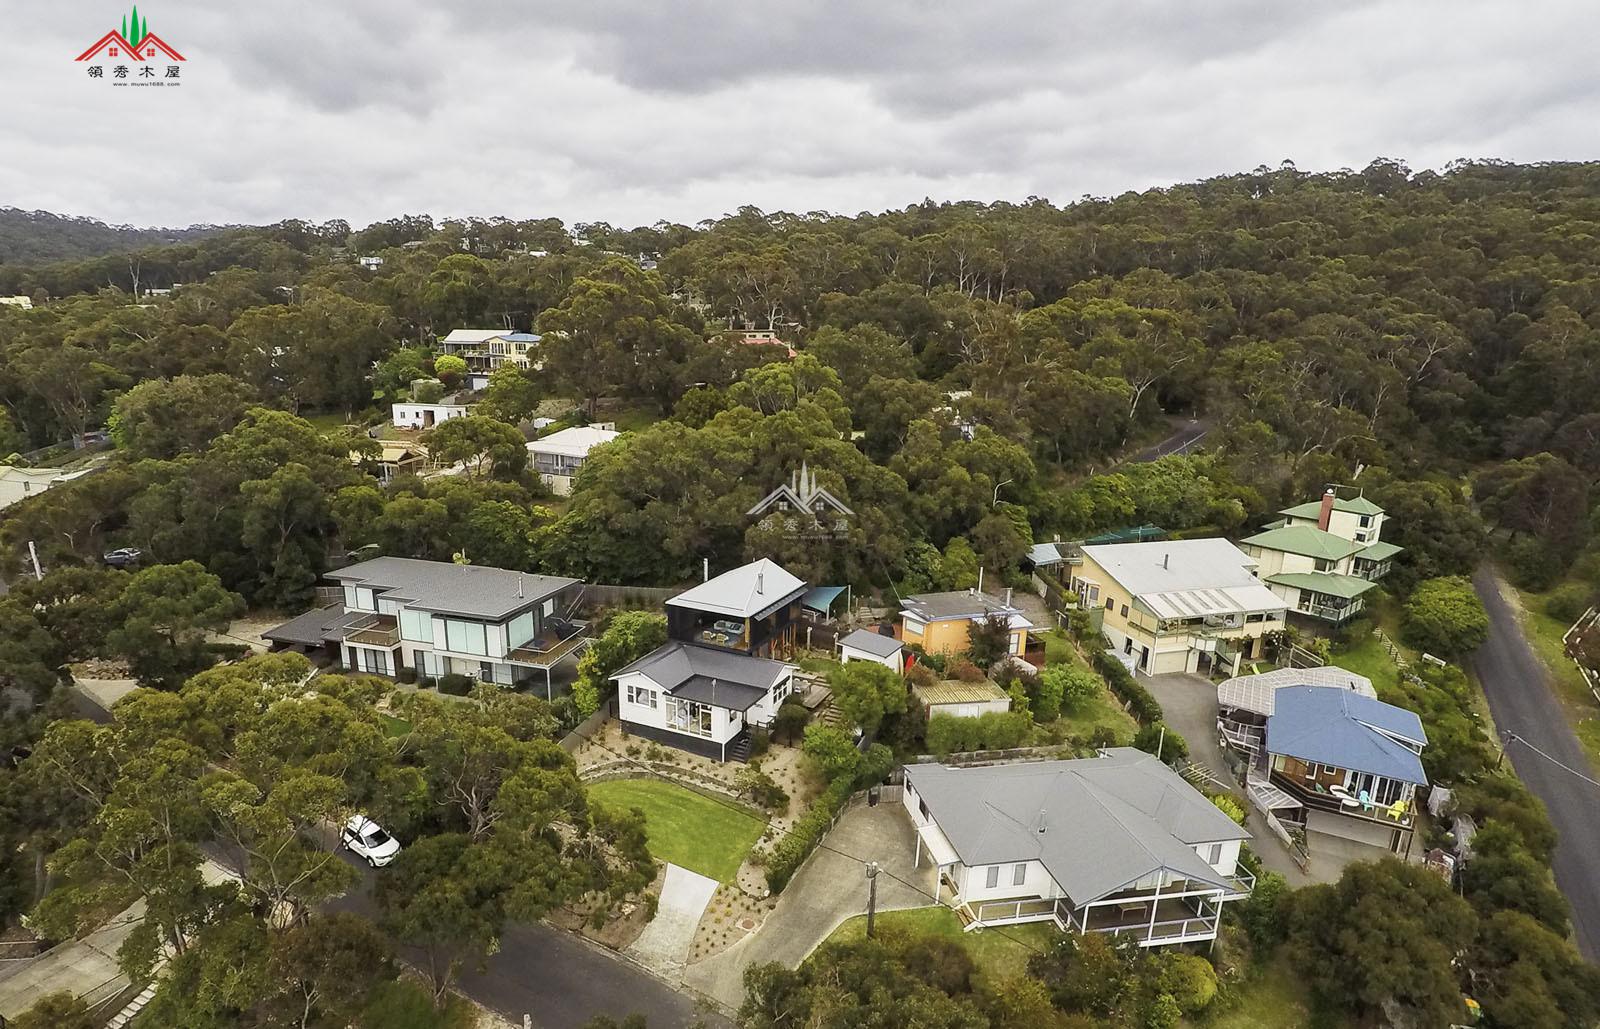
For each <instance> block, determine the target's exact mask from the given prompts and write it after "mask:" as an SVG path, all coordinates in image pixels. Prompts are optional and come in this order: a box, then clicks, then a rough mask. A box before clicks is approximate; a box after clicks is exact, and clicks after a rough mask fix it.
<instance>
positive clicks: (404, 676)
mask: <svg viewBox="0 0 1600 1029" xmlns="http://www.w3.org/2000/svg"><path fill="white" fill-rule="evenodd" d="M396 678H397V679H399V680H400V681H401V682H416V681H417V670H416V669H415V668H402V669H400V674H399V675H398V676H396Z"/></svg>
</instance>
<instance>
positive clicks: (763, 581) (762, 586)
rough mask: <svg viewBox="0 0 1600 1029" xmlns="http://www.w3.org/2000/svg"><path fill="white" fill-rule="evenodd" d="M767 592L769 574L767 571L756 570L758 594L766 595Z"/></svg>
mask: <svg viewBox="0 0 1600 1029" xmlns="http://www.w3.org/2000/svg"><path fill="white" fill-rule="evenodd" d="M766 591H767V573H766V570H765V569H757V570H756V592H757V593H765V592H766Z"/></svg>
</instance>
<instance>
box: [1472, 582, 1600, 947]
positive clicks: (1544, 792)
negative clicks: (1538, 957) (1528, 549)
mask: <svg viewBox="0 0 1600 1029" xmlns="http://www.w3.org/2000/svg"><path fill="white" fill-rule="evenodd" d="M1472 585H1473V588H1474V589H1475V590H1476V591H1477V593H1478V598H1479V599H1480V600H1482V601H1483V606H1484V608H1485V609H1487V610H1488V612H1489V638H1488V639H1487V640H1486V641H1485V642H1484V644H1483V646H1481V647H1479V648H1478V651H1477V653H1475V654H1474V655H1473V656H1472V670H1473V671H1474V672H1475V673H1477V676H1478V680H1479V682H1481V683H1482V684H1483V692H1484V695H1485V696H1486V697H1488V699H1489V711H1490V713H1491V714H1492V715H1493V716H1494V723H1495V725H1496V726H1497V727H1498V728H1499V730H1500V734H1501V736H1502V738H1503V739H1504V740H1506V744H1505V748H1506V755H1507V756H1508V757H1509V758H1511V765H1512V767H1513V768H1515V769H1516V771H1517V775H1518V776H1519V777H1520V778H1521V779H1522V781H1523V782H1524V783H1526V784H1527V786H1528V789H1529V790H1531V791H1532V792H1533V795H1534V796H1536V797H1538V798H1539V799H1540V800H1542V801H1544V803H1545V807H1546V808H1548V809H1549V811H1550V820H1551V821H1552V822H1554V823H1555V827H1556V832H1557V833H1558V836H1557V839H1556V852H1555V859H1554V861H1553V862H1552V864H1553V866H1554V869H1555V875H1556V885H1557V886H1559V887H1560V888H1561V892H1562V893H1563V894H1565V895H1566V898H1567V902H1568V903H1569V904H1571V905H1572V928H1573V933H1574V935H1575V936H1576V937H1577V942H1578V949H1579V950H1580V951H1581V952H1582V953H1583V955H1584V957H1586V958H1588V959H1589V960H1590V961H1597V960H1600V818H1596V817H1595V813H1596V812H1597V811H1600V787H1597V786H1595V785H1593V784H1592V783H1590V782H1586V781H1585V780H1584V778H1583V777H1584V776H1587V777H1589V778H1590V779H1593V778H1595V774H1594V770H1593V769H1592V768H1591V767H1590V765H1589V760H1588V757H1587V756H1586V755H1585V754H1584V751H1583V747H1582V746H1581V745H1580V744H1579V743H1578V737H1577V735H1576V734H1575V733H1574V732H1573V731H1572V725H1571V723H1570V721H1569V720H1568V718H1567V712H1566V709H1565V708H1564V707H1563V706H1562V703H1561V699H1560V698H1559V697H1558V696H1557V695H1556V692H1555V688H1554V684H1553V683H1552V682H1551V681H1550V675H1549V672H1548V670H1547V669H1546V668H1545V666H1544V662H1543V661H1541V660H1540V659H1539V655H1537V654H1535V653H1534V652H1533V648H1532V647H1530V646H1529V645H1528V641H1527V638H1526V637H1524V636H1523V634H1522V624H1521V621H1520V620H1519V619H1518V617H1517V612H1516V610H1515V609H1514V608H1513V607H1512V605H1511V603H1510V602H1509V601H1508V600H1507V599H1506V596H1505V591H1506V590H1508V589H1509V587H1507V586H1506V585H1505V584H1504V583H1502V582H1501V581H1500V579H1499V577H1498V576H1496V575H1495V574H1494V572H1493V571H1492V570H1491V569H1489V568H1488V567H1487V566H1485V567H1482V568H1479V569H1478V571H1477V573H1476V574H1475V575H1473V577H1472ZM1513 735H1514V736H1516V737H1518V738H1520V739H1522V740H1525V741H1527V742H1526V744H1523V743H1518V742H1516V741H1514V740H1512V739H1511V736H1513ZM1533 747H1537V748H1538V749H1539V750H1541V751H1544V753H1545V754H1547V755H1549V757H1544V756H1541V755H1540V754H1539V753H1538V752H1536V751H1535V750H1533V749H1532V748H1533ZM1558 762H1559V763H1558ZM1562 765H1566V766H1567V768H1563V767H1562ZM1569 769H1572V770H1569Z"/></svg>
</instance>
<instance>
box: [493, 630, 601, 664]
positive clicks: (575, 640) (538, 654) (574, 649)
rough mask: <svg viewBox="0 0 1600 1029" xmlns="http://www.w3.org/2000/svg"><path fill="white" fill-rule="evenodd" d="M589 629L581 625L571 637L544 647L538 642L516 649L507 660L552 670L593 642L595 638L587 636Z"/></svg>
mask: <svg viewBox="0 0 1600 1029" xmlns="http://www.w3.org/2000/svg"><path fill="white" fill-rule="evenodd" d="M587 628H588V626H586V625H580V626H579V627H578V631H577V632H575V633H573V634H572V635H571V636H568V637H567V638H566V639H564V640H558V641H556V642H554V643H551V644H549V645H547V646H544V647H541V646H539V645H538V641H534V642H533V643H531V644H530V645H528V646H525V647H516V648H514V649H513V650H512V651H511V652H510V653H508V654H507V655H506V660H508V661H510V662H512V663H513V664H519V665H528V666H530V667H533V668H545V669H548V668H552V667H554V666H555V665H558V664H560V663H561V662H562V661H563V660H564V659H566V658H568V657H570V656H572V655H573V654H576V653H578V652H579V651H581V650H583V648H584V647H587V646H588V645H589V644H590V643H591V642H593V638H592V637H590V636H588V635H586V634H585V630H586V629H587Z"/></svg>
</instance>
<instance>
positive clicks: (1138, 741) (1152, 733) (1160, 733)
mask: <svg viewBox="0 0 1600 1029" xmlns="http://www.w3.org/2000/svg"><path fill="white" fill-rule="evenodd" d="M1133 745H1134V746H1135V747H1138V748H1139V749H1140V750H1142V751H1144V752H1145V753H1146V754H1154V753H1156V752H1157V751H1160V756H1161V760H1162V761H1165V762H1166V763H1167V764H1169V765H1175V764H1177V763H1178V762H1180V761H1182V760H1184V759H1185V758H1187V757H1188V756H1189V741H1188V740H1186V739H1184V738H1183V737H1182V736H1180V735H1178V733H1176V732H1175V731H1173V730H1172V728H1171V727H1169V726H1168V725H1167V723H1166V722H1151V723H1150V724H1149V725H1146V726H1144V727H1143V728H1142V729H1140V730H1139V732H1138V734H1137V735H1135V736H1134V738H1133Z"/></svg>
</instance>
